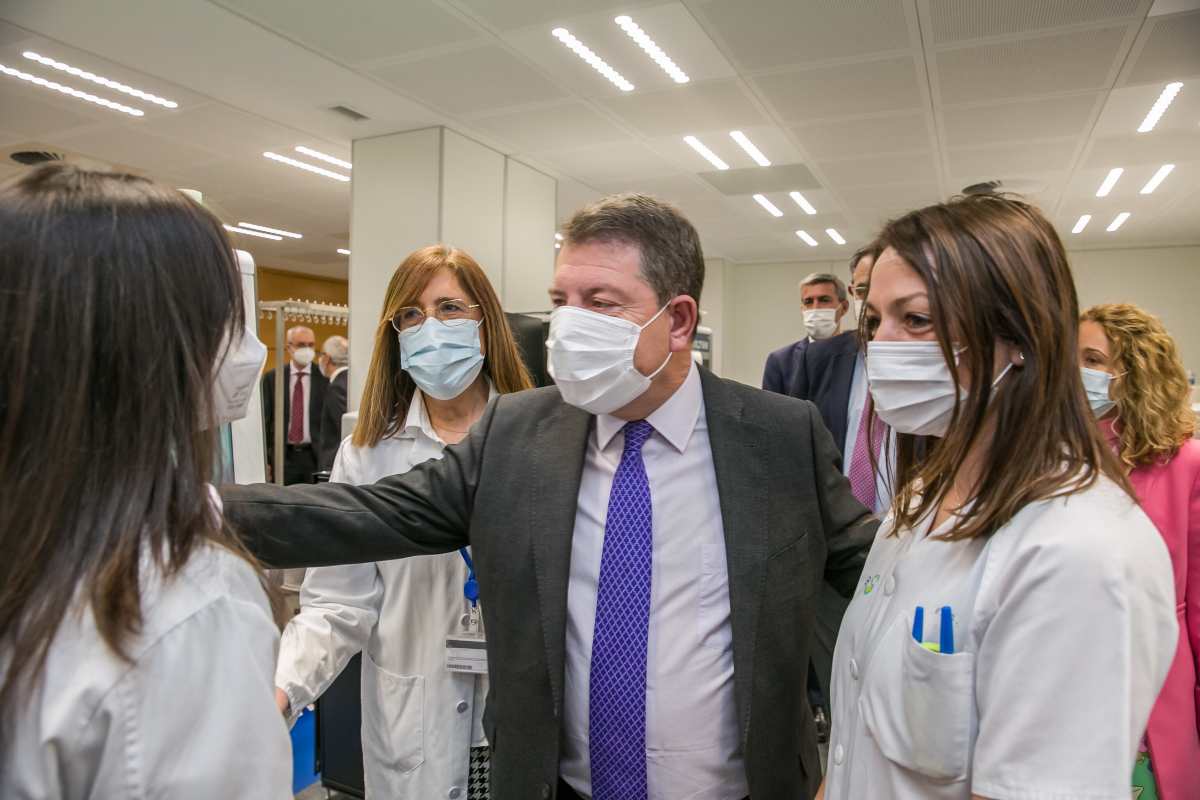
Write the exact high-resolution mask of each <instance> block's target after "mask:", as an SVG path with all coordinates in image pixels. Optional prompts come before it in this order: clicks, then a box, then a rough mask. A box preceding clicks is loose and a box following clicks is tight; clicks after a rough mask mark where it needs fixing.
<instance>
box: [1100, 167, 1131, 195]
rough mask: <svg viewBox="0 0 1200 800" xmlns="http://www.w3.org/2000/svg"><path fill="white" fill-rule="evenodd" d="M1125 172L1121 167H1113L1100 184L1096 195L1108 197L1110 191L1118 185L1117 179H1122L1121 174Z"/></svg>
mask: <svg viewBox="0 0 1200 800" xmlns="http://www.w3.org/2000/svg"><path fill="white" fill-rule="evenodd" d="M1124 172H1125V170H1124V169H1122V168H1121V167H1113V168H1112V169H1110V170H1109V171H1108V175H1106V176H1105V177H1104V182H1103V183H1101V184H1100V188H1099V189H1097V190H1096V197H1108V193H1109V192H1111V191H1112V188H1113V187H1114V186H1116V185H1117V181H1118V180H1120V179H1121V175H1122V174H1123V173H1124Z"/></svg>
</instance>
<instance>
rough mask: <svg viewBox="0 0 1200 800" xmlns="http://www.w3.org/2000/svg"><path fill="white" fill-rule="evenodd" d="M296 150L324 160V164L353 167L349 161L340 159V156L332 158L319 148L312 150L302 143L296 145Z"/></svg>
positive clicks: (346, 167)
mask: <svg viewBox="0 0 1200 800" xmlns="http://www.w3.org/2000/svg"><path fill="white" fill-rule="evenodd" d="M296 152H297V153H300V154H302V155H306V156H311V157H312V158H315V159H317V160H318V161H324V162H325V163H326V164H333V165H334V166H335V167H342V168H344V169H354V165H353V164H351V163H350V162H349V161H342V160H341V159H340V158H334V157H333V156H331V155H329V154H328V153H322V152H321V151H320V150H313V149H312V148H311V147H305V146H304V145H298V146H297V147H296Z"/></svg>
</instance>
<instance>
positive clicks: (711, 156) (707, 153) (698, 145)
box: [683, 136, 729, 169]
mask: <svg viewBox="0 0 1200 800" xmlns="http://www.w3.org/2000/svg"><path fill="white" fill-rule="evenodd" d="M683 140H684V141H685V142H687V143H688V145H689V146H690V147H691V148H692V149H693V150H695V151H696V152H697V153H699V154H700V155H702V156H704V158H705V159H706V160H707V161H708V163H710V164H712V165H713V166H714V167H716V168H717V169H729V165H728V164H726V163H725V162H724V161H722V160H721V159H720V157H719V156H718V155H717V154H716V153H714V152H713V151H712V150H709V149H708V148H707V147H705V146H704V142H702V141H700V140H699V139H697V138H696V137H695V136H685V137H683Z"/></svg>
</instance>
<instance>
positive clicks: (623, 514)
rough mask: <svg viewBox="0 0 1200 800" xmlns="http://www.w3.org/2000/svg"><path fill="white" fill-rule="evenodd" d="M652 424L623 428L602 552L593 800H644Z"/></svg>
mask: <svg viewBox="0 0 1200 800" xmlns="http://www.w3.org/2000/svg"><path fill="white" fill-rule="evenodd" d="M653 432H654V428H653V427H652V426H651V425H650V423H649V422H646V421H645V420H642V421H639V422H630V423H629V424H627V425H626V426H625V451H624V452H623V453H622V454H621V463H620V465H619V466H618V467H617V474H616V475H615V476H614V477H613V484H612V491H611V492H610V494H609V496H608V519H607V521H606V522H605V525H604V551H603V554H602V555H601V557H600V586H599V589H598V590H597V595H596V627H595V630H594V632H593V635H592V671H591V684H590V686H591V690H590V692H589V698H588V699H589V703H590V705H589V714H588V716H589V719H588V739H589V751H590V753H589V754H590V756H591V765H592V798H593V800H646V792H647V789H646V644H647V640H648V638H649V630H650V575H651V567H650V562H651V556H652V553H653V543H654V537H653V526H652V524H651V503H650V482H649V481H648V480H647V479H646V465H645V463H644V462H643V461H642V446H643V445H644V444H646V440H647V439H649V438H650V434H652V433H653Z"/></svg>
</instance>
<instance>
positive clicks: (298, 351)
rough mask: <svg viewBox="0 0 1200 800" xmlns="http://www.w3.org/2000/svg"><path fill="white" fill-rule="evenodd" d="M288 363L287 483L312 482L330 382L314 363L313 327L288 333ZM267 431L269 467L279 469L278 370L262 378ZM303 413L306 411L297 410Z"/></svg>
mask: <svg viewBox="0 0 1200 800" xmlns="http://www.w3.org/2000/svg"><path fill="white" fill-rule="evenodd" d="M286 345H287V363H285V364H284V365H283V398H284V400H283V435H284V440H283V441H284V444H283V482H284V483H285V484H292V483H312V482H313V473H314V472H316V471H317V451H316V448H315V447H314V443H315V442H316V441H317V440H318V439H319V437H320V433H321V411H322V409H323V408H324V402H325V387H326V386H328V385H329V381H327V380H326V379H325V376H324V375H322V374H321V370H319V369H317V368H316V366H315V365H314V364H313V359H315V358H316V347H317V339H316V336H315V335H314V334H313V332H312V329H311V328H305V327H303V326H296V327H294V328H291V329H289V330H288V332H287V340H286ZM262 399H263V417H264V419H263V430H264V431H265V433H266V438H267V469H268V473H269V474H271V475H273V474H274V470H275V370H273V369H272V370H270V371H269V372H267V374H266V375H264V376H263V379H262ZM293 412H302V413H293Z"/></svg>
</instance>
